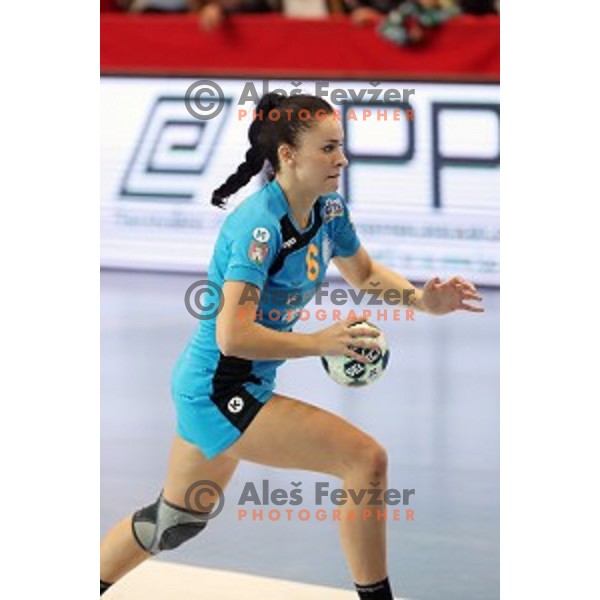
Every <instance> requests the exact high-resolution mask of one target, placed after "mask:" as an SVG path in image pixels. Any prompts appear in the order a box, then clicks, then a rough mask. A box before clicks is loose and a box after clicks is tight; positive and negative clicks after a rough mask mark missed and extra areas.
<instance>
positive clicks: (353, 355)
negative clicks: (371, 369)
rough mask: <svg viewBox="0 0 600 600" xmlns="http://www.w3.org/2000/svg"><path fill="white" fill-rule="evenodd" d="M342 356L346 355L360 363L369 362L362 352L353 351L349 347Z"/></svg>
mask: <svg viewBox="0 0 600 600" xmlns="http://www.w3.org/2000/svg"><path fill="white" fill-rule="evenodd" d="M344 356H347V357H348V358H353V359H354V360H355V361H356V362H359V363H362V364H363V365H366V364H368V362H369V359H368V358H367V357H366V356H362V354H359V353H358V352H355V351H354V350H352V349H351V348H350V347H348V349H347V350H346V352H344Z"/></svg>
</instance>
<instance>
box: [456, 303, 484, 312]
mask: <svg viewBox="0 0 600 600" xmlns="http://www.w3.org/2000/svg"><path fill="white" fill-rule="evenodd" d="M460 308H461V309H462V310H468V311H469V312H478V313H482V312H485V309H484V308H483V307H482V306H473V305H472V304H467V303H466V302H461V303H460Z"/></svg>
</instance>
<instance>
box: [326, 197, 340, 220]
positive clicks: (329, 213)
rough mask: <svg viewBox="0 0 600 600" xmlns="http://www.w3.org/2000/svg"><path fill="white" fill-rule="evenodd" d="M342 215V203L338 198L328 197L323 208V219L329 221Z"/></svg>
mask: <svg viewBox="0 0 600 600" xmlns="http://www.w3.org/2000/svg"><path fill="white" fill-rule="evenodd" d="M343 215H344V205H343V204H342V201H341V200H340V199H339V198H330V199H329V200H327V201H326V202H325V206H324V208H323V221H324V222H325V223H329V221H331V220H333V219H335V218H336V217H341V216H343Z"/></svg>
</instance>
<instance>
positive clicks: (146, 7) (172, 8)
mask: <svg viewBox="0 0 600 600" xmlns="http://www.w3.org/2000/svg"><path fill="white" fill-rule="evenodd" d="M117 5H118V7H119V8H120V9H122V10H127V11H129V12H185V11H187V10H188V0H117Z"/></svg>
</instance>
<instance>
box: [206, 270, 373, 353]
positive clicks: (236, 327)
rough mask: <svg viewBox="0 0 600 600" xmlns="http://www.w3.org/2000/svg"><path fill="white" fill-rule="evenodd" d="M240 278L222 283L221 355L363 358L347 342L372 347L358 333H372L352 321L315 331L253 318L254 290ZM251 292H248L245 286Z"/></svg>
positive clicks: (255, 294) (219, 339)
mask: <svg viewBox="0 0 600 600" xmlns="http://www.w3.org/2000/svg"><path fill="white" fill-rule="evenodd" d="M247 286H250V284H247V283H244V282H241V281H226V282H225V284H224V285H223V296H224V305H223V310H222V311H221V312H220V313H219V315H218V317H217V345H218V346H219V349H220V350H221V352H222V353H223V354H224V355H225V356H237V357H239V358H245V359H247V360H285V359H288V358H301V357H304V356H324V355H328V354H332V355H334V354H341V355H344V356H349V357H352V358H354V359H356V360H360V362H366V359H364V358H363V357H362V356H361V355H359V354H357V353H356V352H354V351H352V350H350V349H349V348H348V346H349V345H353V346H358V347H363V348H373V347H376V345H375V344H374V343H373V342H370V341H368V340H365V339H364V338H363V339H357V338H358V336H368V337H376V333H375V332H372V331H371V330H369V329H364V328H361V327H353V328H351V329H350V328H349V325H350V324H351V323H352V322H354V320H351V321H341V322H338V323H335V324H334V325H332V326H330V327H327V328H325V329H322V330H320V331H317V332H315V333H293V332H286V331H275V330H273V329H270V328H269V327H265V326H264V325H261V324H260V323H257V322H256V321H255V315H256V310H257V302H256V299H257V298H258V293H257V292H258V290H257V288H256V287H254V286H250V287H249V288H248V287H247ZM249 289H253V290H254V293H252V294H249V293H248V290H249Z"/></svg>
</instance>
